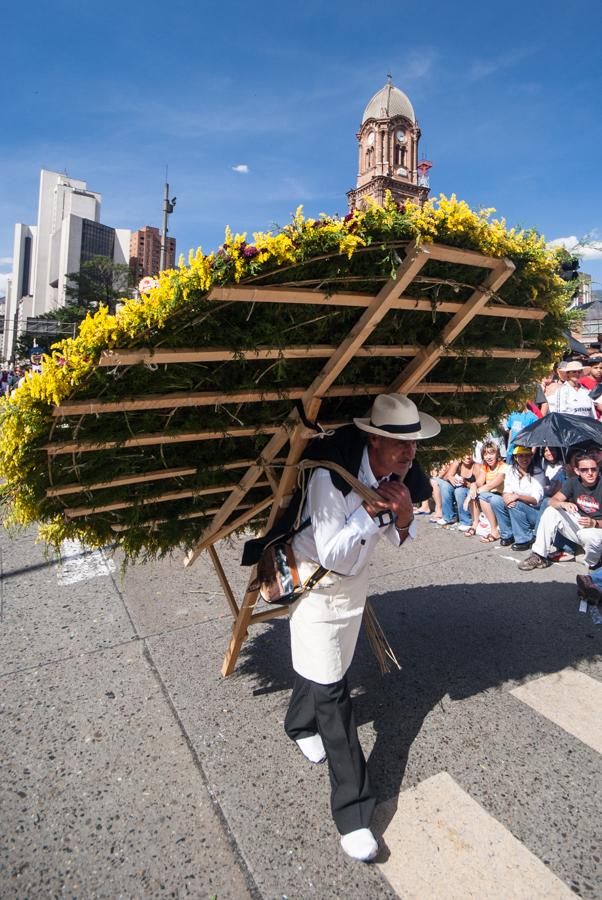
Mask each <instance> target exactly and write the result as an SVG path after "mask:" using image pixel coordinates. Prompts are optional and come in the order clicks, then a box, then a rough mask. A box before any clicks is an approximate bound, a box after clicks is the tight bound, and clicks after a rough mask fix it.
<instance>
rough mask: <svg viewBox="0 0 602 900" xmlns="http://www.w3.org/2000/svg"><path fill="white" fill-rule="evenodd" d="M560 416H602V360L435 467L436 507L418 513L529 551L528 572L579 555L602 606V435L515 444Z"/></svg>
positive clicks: (564, 374)
mask: <svg viewBox="0 0 602 900" xmlns="http://www.w3.org/2000/svg"><path fill="white" fill-rule="evenodd" d="M584 362H585V365H584ZM553 412H557V413H568V414H570V415H573V416H585V417H589V418H592V419H599V418H600V415H601V413H602V355H598V356H593V357H590V358H589V359H585V360H584V361H583V360H579V359H572V360H568V361H563V362H561V363H559V364H558V366H556V367H555V368H554V370H553V371H552V372H550V373H549V374H548V375H547V376H546V377H545V378H543V379H542V381H541V384H540V385H539V386H538V389H537V392H536V394H535V397H534V399H533V400H532V401H530V402H528V403H527V404H526V405H525V406H524V407H522V408H521V409H517V410H515V411H513V412H512V413H511V414H510V415H509V416H508V417H507V418H506V419H505V420H504V421H503V422H501V423H500V426H499V429H498V431H497V433H495V434H490V435H489V436H488V437H487V438H486V439H485V441H484V442H479V443H477V444H476V445H475V446H474V448H473V451H472V452H471V453H467V454H465V455H464V456H463V457H462V458H461V459H452V460H448V461H446V462H442V463H441V464H439V465H437V466H436V467H435V468H434V469H433V471H432V472H431V484H432V487H433V498H432V501H431V504H430V505H428V504H423V505H422V506H421V507H420V509H418V510H417V514H418V515H428V516H429V517H430V521H431V522H432V523H433V524H436V525H439V526H441V527H443V528H448V529H454V530H457V531H459V532H461V533H463V534H464V536H465V537H468V538H476V539H477V540H480V541H481V542H483V543H485V544H496V543H497V542H498V541H499V544H500V545H501V546H502V547H509V548H511V549H512V550H514V551H518V552H523V551H528V550H531V553H530V555H529V556H527V557H526V558H525V559H524V560H523V561H522V562H521V563H520V564H519V569H521V570H522V571H531V570H533V569H539V568H547V567H548V566H550V565H551V564H552V563H553V562H571V561H574V560H575V559H576V557H577V556H581V557H582V558H583V561H584V562H585V564H586V565H587V567H588V570H589V574H587V575H578V576H577V585H578V589H579V593H580V596H582V597H585V598H586V599H587V600H588V601H589V602H590V603H598V604H602V477H601V470H602V430H601V438H600V441H599V443H594V442H591V441H590V442H587V441H584V442H583V443H581V444H578V445H576V446H564V447H545V448H544V447H535V448H531V447H525V446H521V444H519V443H517V441H516V438H517V436H518V435H519V434H520V432H521V431H522V430H523V429H525V428H527V427H528V426H529V425H531V424H533V423H535V422H537V421H538V419H541V418H543V417H544V416H546V415H548V414H549V413H553Z"/></svg>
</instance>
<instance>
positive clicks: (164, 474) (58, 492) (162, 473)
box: [46, 459, 286, 497]
mask: <svg viewBox="0 0 602 900" xmlns="http://www.w3.org/2000/svg"><path fill="white" fill-rule="evenodd" d="M254 462H255V460H254V459H240V460H237V461H236V462H231V463H224V464H223V465H221V466H207V467H205V471H207V472H217V471H220V472H226V471H228V470H229V469H246V468H247V466H252V465H253V463H254ZM284 462H286V459H275V460H274V464H275V465H278V464H280V463H284ZM197 472H198V469H197V468H190V469H188V468H181V469H155V470H154V471H152V472H140V474H138V475H125V476H123V477H122V478H115V479H113V481H93V482H88V483H83V484H79V483H77V484H73V483H72V484H61V485H58V486H57V487H52V488H48V490H47V491H46V496H47V497H61V496H63V495H64V494H83V493H85V492H86V491H98V490H102V489H103V488H109V487H123V485H128V484H144V483H145V482H147V481H160V480H161V479H162V478H178V477H181V478H184V477H186V476H187V475H196V473H197ZM266 477H268V479H269V476H268V474H267V472H266Z"/></svg>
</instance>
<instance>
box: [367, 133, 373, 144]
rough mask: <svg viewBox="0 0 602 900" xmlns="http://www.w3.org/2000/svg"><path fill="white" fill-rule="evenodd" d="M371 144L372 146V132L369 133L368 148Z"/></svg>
mask: <svg viewBox="0 0 602 900" xmlns="http://www.w3.org/2000/svg"><path fill="white" fill-rule="evenodd" d="M373 144H374V132H373V131H371V132H370V134H369V135H368V146H369V147H372V145H373Z"/></svg>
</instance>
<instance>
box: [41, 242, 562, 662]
mask: <svg viewBox="0 0 602 900" xmlns="http://www.w3.org/2000/svg"><path fill="white" fill-rule="evenodd" d="M429 259H434V260H439V261H443V262H448V263H453V264H461V265H467V266H474V267H477V268H480V269H486V270H488V275H487V277H486V278H485V280H484V282H483V284H481V285H479V286H478V287H475V288H474V289H473V290H472V293H471V295H470V297H469V298H468V299H467V300H466V301H465V302H456V301H447V300H445V301H441V302H439V301H438V302H437V310H438V311H441V312H446V313H450V314H452V318H451V319H450V320H449V321H448V322H447V324H446V325H445V327H444V328H443V329H442V332H441V334H440V336H439V337H438V339H437V340H436V341H433V342H432V343H431V344H429V345H428V346H426V347H419V346H401V347H399V346H397V347H395V346H374V345H370V346H366V342H367V340H368V338H369V337H370V335H371V334H372V333H373V332H374V330H375V328H376V327H377V326H378V324H379V323H380V322H381V321H382V319H383V317H384V316H385V315H386V314H387V313H388V312H389V311H390V310H393V309H396V310H412V311H422V312H428V313H431V312H432V309H433V305H432V303H431V301H429V300H424V299H417V298H414V297H409V296H407V295H406V294H405V290H406V288H408V287H409V285H410V284H411V283H412V282H413V280H414V279H415V278H417V276H418V275H419V273H420V271H421V269H422V268H423V266H424V265H425V264H426V262H427V261H428V260H429ZM513 271H514V264H513V263H512V262H511V261H510V260H508V259H499V258H493V257H486V256H483V255H482V254H480V253H476V252H474V251H470V250H461V249H457V248H452V247H447V246H444V245H438V244H425V243H419V242H417V241H413V242H411V243H410V244H409V245H408V246H407V248H406V251H405V258H404V260H403V262H401V264H400V265H399V267H398V268H397V271H396V273H395V276H394V277H392V278H390V279H389V280H388V281H386V283H385V284H384V285H383V286H382V288H381V289H380V291H379V292H378V294H376V295H375V296H374V295H371V294H362V293H349V292H346V293H337V294H325V293H320V292H319V291H315V290H303V289H299V288H281V287H263V288H254V287H252V286H237V287H233V286H230V287H220V288H214V289H213V290H212V291H211V293H210V294H209V298H208V299H209V300H213V301H218V302H224V301H228V302H242V303H247V304H257V303H279V304H286V303H292V304H312V305H316V304H320V303H324V305H325V306H329V307H332V306H347V307H357V308H363V310H364V311H363V313H362V315H361V316H360V318H359V320H358V321H357V322H356V324H355V325H354V326H353V328H352V329H351V330H350V332H349V333H348V334H347V336H346V337H345V338H344V340H343V341H342V342H341V343H340V344H339V345H338V346H334V345H333V346H326V345H314V346H310V347H307V348H300V347H291V348H288V349H287V348H285V349H284V350H281V349H274V348H270V347H265V348H259V349H255V350H251V351H243V352H242V353H234V352H233V351H231V350H225V349H220V348H208V349H196V348H190V349H162V348H158V349H157V348H155V349H151V348H139V349H135V350H114V351H106V352H105V353H104V354H103V355H102V357H101V359H100V361H99V366H100V367H111V368H114V367H119V366H130V365H135V364H137V363H140V362H145V363H151V364H171V363H192V362H203V363H209V362H220V361H227V360H230V359H234V358H235V357H239V358H240V357H241V356H245V357H247V358H250V359H253V360H270V359H277V358H279V357H280V358H286V359H299V358H313V359H324V360H325V364H324V366H323V368H322V369H321V371H320V372H319V374H318V375H317V376H316V377H315V378H314V379H313V381H312V383H311V384H310V385H309V386H308V387H305V388H288V389H286V390H284V391H278V392H276V391H267V390H266V391H259V390H257V391H238V392H231V393H229V394H223V393H222V394H220V393H216V392H211V393H210V392H199V393H194V394H190V393H187V394H184V393H179V394H161V395H147V396H145V397H143V398H135V399H132V400H127V401H120V402H119V403H113V402H107V401H102V400H100V399H96V400H94V399H93V400H67V401H64V402H63V403H62V404H60V405H59V406H57V407H56V408H55V409H54V410H53V415H54V416H55V417H57V418H60V417H62V416H67V415H79V414H81V415H86V414H102V413H103V412H112V411H114V410H115V409H119V410H124V409H127V410H130V409H131V410H140V409H164V408H169V409H176V408H180V407H186V406H188V407H190V406H209V405H211V404H215V403H216V402H219V403H221V404H225V403H239V402H244V403H252V402H255V401H257V402H259V401H262V402H265V401H271V400H274V401H276V400H277V401H282V399H283V398H287V399H290V400H291V401H292V400H297V401H301V403H302V404H303V408H304V410H305V414H306V417H307V418H308V419H309V420H311V421H315V419H316V417H317V416H318V413H319V411H320V407H321V404H322V401H323V400H324V399H325V398H327V397H332V396H350V395H353V394H359V395H364V396H367V395H370V394H377V393H395V392H397V393H406V394H419V393H422V392H424V391H427V390H428V392H429V393H430V394H432V393H446V392H449V391H458V390H463V391H471V390H479V391H483V390H484V389H485V390H486V388H484V387H483V386H479V387H477V386H470V385H462V386H459V385H454V384H444V383H434V382H428V384H426V385H425V383H424V379H425V378H426V376H427V375H428V374H429V373H430V372H431V371H432V369H433V368H434V367H435V366H436V365H437V363H438V362H439V360H440V359H442V358H444V357H454V356H458V355H460V354H458V353H456V351H454V349H453V346H452V345H453V343H454V341H455V340H456V339H457V338H458V337H459V336H460V334H461V333H462V332H463V331H464V329H465V328H466V327H467V325H469V323H470V322H471V321H472V320H473V319H474V317H475V316H497V317H503V318H507V317H509V316H511V317H513V318H516V319H542V318H544V316H545V312H544V311H543V310H541V309H537V308H535V307H516V306H512V307H508V306H504V305H503V304H501V303H499V302H498V303H495V302H490V301H492V298H494V297H495V296H496V293H497V291H498V290H499V289H500V287H501V286H502V285H503V283H504V282H505V281H506V280H507V279H508V278H509V277H510V276H511V275H512V272H513ZM461 355H462V356H464V357H466V356H468V357H489V358H492V357H493V358H499V359H534V358H536V357H537V356H538V355H539V351H537V350H531V349H525V348H517V349H507V348H499V349H495V348H493V349H489V348H488V349H486V350H483V349H482V348H478V347H474V348H472V349H468V350H466V349H463V350H462V353H461ZM354 357H375V358H377V357H390V358H395V357H400V358H403V359H404V360H405V359H407V358H411V361H410V362H409V363H407V364H405V365H404V368H403V369H402V371H401V372H400V373H399V374H398V376H397V377H396V378H395V379H394V381H393V382H391V383H390V384H388V385H358V386H352V387H350V386H349V385H335V381H336V379H337V378H338V376H339V375H340V374H341V372H342V371H343V370H344V369H345V367H346V366H347V364H348V363H349V362H350V361H351V360H352V359H353V358H354ZM516 387H518V385H515V384H507V385H502V386H497V389H498V390H499V389H500V388H501V389H502V390H504V391H511V390H513V389H515V388H516ZM441 421H442V422H444V423H448V424H454V423H457V422H459V421H467V420H457V419H450V418H448V419H441ZM470 421H472V422H484V421H486V419H485V417H477V418H474V419H472V420H470ZM324 424H325V425H327V426H328V427H337V425H340V424H343V423H337V422H334V423H333V422H328V423H324ZM259 433H263V434H269V435H271V437H270V439H269V441H268V443H267V444H266V446H265V447H264V449H263V450H262V452H261V455H260V457H259V458H258V459H253V460H241V461H239V462H235V463H230V464H227V465H226V466H224V467H221V468H223V469H230V470H235V469H242V468H244V469H246V471H245V472H244V474H243V476H242V478H240V479H239V480H238V481H237V482H234V483H231V484H225V485H219V486H216V487H215V488H207V489H196V490H186V489H184V490H180V491H173V490H172V491H166V492H165V493H163V494H160V495H158V496H157V495H155V496H153V497H152V499H151V500H149V501H148V502H152V503H160V502H162V501H169V500H173V499H180V498H182V497H188V498H191V499H192V498H194V497H196V496H199V495H200V494H203V493H205V494H211V493H216V494H217V493H227V497H226V499H225V501H224V502H223V503H222V504H221V505H220V506H218V507H216V508H215V509H214V510H205V511H204V512H202V513H198V512H191V513H188V514H184V515H182V516H179V518H181V519H190V518H194V517H199V516H208V515H209V514H211V515H212V516H213V518H212V520H211V523H210V524H209V525H208V526H207V527H206V528H205V529H204V531H203V533H202V535H201V537H200V539H199V540H198V542H197V543H196V545H195V546H194V548H193V549H192V550H191V551H190V552H189V553H188V554H187V556H186V559H185V565H186V566H190V565H192V564H193V563H194V561H195V560H196V559H197V558H198V556H199V555H200V554H201V553H202V552H203V551H204V550H206V551H207V552H208V553H209V555H210V558H211V560H212V563H213V565H214V567H215V570H216V572H217V575H218V578H219V580H220V583H221V585H222V588H223V590H224V594H225V597H226V600H227V602H228V605H229V608H230V611H231V612H232V615H233V617H234V624H233V629H232V636H231V639H230V643H229V646H228V649H227V652H226V655H225V658H224V663H223V667H222V674H223V675H229V674H230V673H231V672H232V671H233V669H234V666H235V664H236V660H237V658H238V655H239V652H240V648H241V646H242V643H243V641H244V640H245V638H246V636H247V633H248V628H249V626H250V625H252V624H255V623H258V622H263V621H266V620H268V619H271V618H273V617H275V616H280V615H283V614H285V613H286V609H285V608H282V607H276V608H268V609H265V610H263V611H260V612H255V604H256V601H257V595H256V593H253V592H249V591H247V592H246V593H245V595H244V598H243V600H242V603H241V604H240V606H239V604H238V603H237V601H236V599H235V597H234V593H233V591H232V589H231V586H230V584H229V581H228V578H227V576H226V573H225V571H224V569H223V567H222V565H221V562H220V560H219V557H218V554H217V551H216V549H215V544H216V543H217V542H218V541H219V540H220V539H222V538H223V537H226V536H227V535H228V534H231V533H232V532H234V531H235V530H236V529H238V528H240V527H241V526H243V525H245V524H246V523H250V522H251V521H252V520H253V519H254V518H256V517H257V516H258V515H260V514H262V513H264V512H265V510H266V508H268V507H269V508H270V512H269V516H268V522H267V526H266V527H267V528H269V527H271V525H272V524H273V523H274V522H275V521H276V519H277V518H278V515H279V513H280V512H281V510H282V509H283V508H285V507H286V506H287V504H288V502H289V500H290V497H291V495H292V492H293V490H294V484H295V477H296V476H295V469H294V466H295V464H296V463H297V462H298V461H299V459H300V457H301V455H302V453H303V451H304V448H305V446H306V444H307V442H308V440H309V439H310V438H311V437H312V436H313V432H311V431H309V430H308V429H307V428H306V427H305V426H304V425H303V423H302V422H301V420H300V418H299V415H298V413H297V412H296V410H295V411H293V412H292V413H291V415H290V416H289V418H288V420H287V422H286V423H283V424H281V425H262V426H260V427H258V428H248V427H243V426H241V427H232V428H230V429H229V430H228V434H229V435H231V436H241V437H242V436H247V435H255V434H259ZM221 437H223V432H221V431H220V432H216V431H209V430H207V431H195V432H191V433H182V434H175V435H174V434H167V435H166V434H162V433H156V434H139V435H136V436H134V437H132V438H131V439H129V440H127V441H125V442H124V441H121V442H115V441H107V442H106V443H104V444H99V443H89V444H88V443H86V442H80V441H64V442H60V441H58V442H52V443H50V444H48V445H46V449H47V451H48V454H49V457H51V456H52V455H54V454H61V453H81V452H86V451H92V450H99V449H110V448H113V447H118V446H119V447H124V446H125V447H132V446H145V445H153V444H165V443H176V442H182V441H193V440H194V441H197V440H213V439H218V438H221ZM287 446H288V450H287V452H286V455H285V456H282V452H283V451H284V450H285V448H287ZM283 463H284V464H285V465H286V467H285V468H283V469H282V471H283V475H282V477H280V478H278V476H277V474H276V472H277V469H278V467H279V466H282V464H283ZM216 468H218V467H216ZM194 471H195V470H194V469H190V468H187V467H182V468H179V469H178V468H172V469H163V470H158V471H154V472H148V473H146V474H145V475H136V476H126V477H122V478H118V479H115V480H114V481H109V482H107V481H103V482H97V483H91V484H88V485H67V486H59V487H51V488H50V489H49V490H48V492H47V495H48V496H49V497H60V496H61V495H64V494H69V493H75V492H76V491H82V490H83V489H85V490H87V491H89V492H92V491H94V490H96V489H102V488H106V487H111V486H114V487H115V486H122V485H129V484H135V483H140V482H142V481H155V480H156V481H160V480H163V479H169V478H181V477H185V476H187V475H191V474H193V473H194ZM260 485H261V486H264V487H266V486H267V487H269V488H270V491H271V493H270V496H269V497H268V499H264V500H262V501H261V502H258V503H257V502H256V503H249V502H248V501H247V502H245V501H246V498H247V495H248V494H249V492H250V491H251V490H252V489H253V488H255V487H258V486H260ZM128 505H134V502H131V503H129V502H127V501H123V502H121V503H119V504H108V505H106V506H104V507H103V506H99V505H94V504H91V505H86V506H80V507H72V508H71V509H70V510H68V511H66V515H67V516H69V517H71V518H75V517H78V516H85V515H89V514H94V513H97V512H99V511H102V510H106V509H111V508H113V509H116V508H123V507H124V506H128ZM237 513H238V515H237ZM233 516H234V518H232V517H233ZM162 521H165V520H162V519H154V520H150V521H148V522H146V523H145V524H148V525H149V526H152V525H153V524H160V523H161V522H162ZM114 527H115V531H119V530H122V529H121V527H120V526H117V525H116V526H114ZM253 576H254V572H253V573H252V574H251V578H252V577H253Z"/></svg>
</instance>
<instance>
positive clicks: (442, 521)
mask: <svg viewBox="0 0 602 900" xmlns="http://www.w3.org/2000/svg"><path fill="white" fill-rule="evenodd" d="M453 524H454V522H453V519H452V521H451V522H448V521H447V519H437V525H453Z"/></svg>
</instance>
